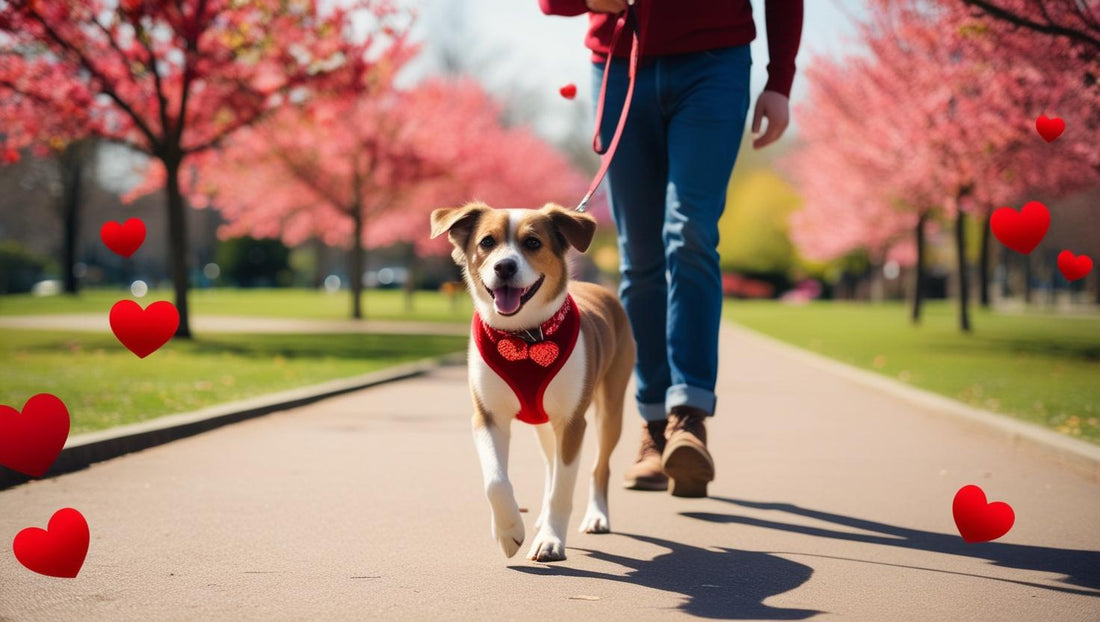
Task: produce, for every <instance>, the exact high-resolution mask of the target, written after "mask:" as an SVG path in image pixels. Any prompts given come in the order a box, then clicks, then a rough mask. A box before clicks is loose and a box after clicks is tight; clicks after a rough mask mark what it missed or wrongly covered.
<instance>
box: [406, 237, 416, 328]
mask: <svg viewBox="0 0 1100 622" xmlns="http://www.w3.org/2000/svg"><path fill="white" fill-rule="evenodd" d="M405 257H406V261H405V268H406V270H408V274H407V275H406V276H405V312H406V313H412V311H413V293H414V292H415V291H416V268H417V257H416V244H413V243H412V242H409V243H408V250H407V255H406V256H405Z"/></svg>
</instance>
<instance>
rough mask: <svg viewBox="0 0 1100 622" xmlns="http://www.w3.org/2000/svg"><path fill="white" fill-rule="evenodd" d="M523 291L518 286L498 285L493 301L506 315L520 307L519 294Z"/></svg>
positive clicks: (494, 291) (499, 310) (500, 311)
mask: <svg viewBox="0 0 1100 622" xmlns="http://www.w3.org/2000/svg"><path fill="white" fill-rule="evenodd" d="M522 292H523V290H521V289H520V288H518V287H498V288H496V289H494V290H493V302H494V303H495V304H496V307H497V311H498V312H499V313H503V314H504V315H510V314H512V313H515V312H516V311H517V310H518V309H519V296H520V294H521V293H522Z"/></svg>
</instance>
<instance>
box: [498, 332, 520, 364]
mask: <svg viewBox="0 0 1100 622" xmlns="http://www.w3.org/2000/svg"><path fill="white" fill-rule="evenodd" d="M497 352H500V355H501V356H503V357H504V358H505V359H507V360H509V361H522V360H523V359H525V358H527V342H526V341H524V340H522V339H517V338H515V337H504V338H502V339H501V340H500V341H498V342H497Z"/></svg>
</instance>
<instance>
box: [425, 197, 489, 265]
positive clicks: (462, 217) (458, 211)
mask: <svg viewBox="0 0 1100 622" xmlns="http://www.w3.org/2000/svg"><path fill="white" fill-rule="evenodd" d="M488 210H489V207H488V206H487V205H485V204H483V203H467V204H466V205H463V206H462V207H441V208H439V209H437V210H433V211H432V239H435V238H437V237H439V236H440V235H442V234H443V233H444V232H446V233H447V238H448V239H450V240H451V244H454V246H455V248H454V251H453V252H452V253H451V255H452V256H453V257H454V260H455V263H458V264H462V262H464V261H465V257H466V243H467V242H468V241H469V240H470V235H471V234H472V233H473V231H474V227H475V226H476V225H477V220H478V218H481V215H482V214H484V213H485V212H487V211H488Z"/></svg>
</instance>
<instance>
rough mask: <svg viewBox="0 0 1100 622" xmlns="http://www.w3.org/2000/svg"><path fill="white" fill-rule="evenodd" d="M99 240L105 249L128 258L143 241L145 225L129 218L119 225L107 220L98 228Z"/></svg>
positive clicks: (137, 219)
mask: <svg viewBox="0 0 1100 622" xmlns="http://www.w3.org/2000/svg"><path fill="white" fill-rule="evenodd" d="M99 238H100V239H101V240H103V243H104V244H106V245H107V248H109V249H111V250H112V251H114V252H116V253H118V254H119V255H122V256H123V257H129V256H130V255H133V254H134V253H135V252H136V251H137V249H138V248H140V247H141V244H142V242H144V241H145V223H144V222H142V221H141V219H139V218H131V219H130V220H127V221H126V222H125V223H124V224H121V225H120V224H118V223H117V222H115V221H113V220H109V221H107V222H105V223H103V226H102V227H100V228H99Z"/></svg>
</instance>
